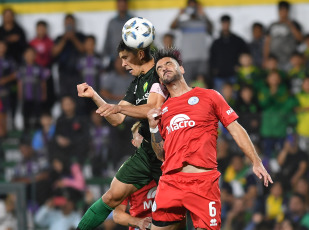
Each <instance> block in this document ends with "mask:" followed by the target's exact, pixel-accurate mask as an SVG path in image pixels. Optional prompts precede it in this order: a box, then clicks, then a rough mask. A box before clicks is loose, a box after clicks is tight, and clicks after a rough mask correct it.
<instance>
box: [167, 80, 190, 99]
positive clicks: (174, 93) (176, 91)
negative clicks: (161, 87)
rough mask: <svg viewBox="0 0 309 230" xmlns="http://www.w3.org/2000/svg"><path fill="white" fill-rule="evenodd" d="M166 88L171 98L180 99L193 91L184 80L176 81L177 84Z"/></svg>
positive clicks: (173, 83)
mask: <svg viewBox="0 0 309 230" xmlns="http://www.w3.org/2000/svg"><path fill="white" fill-rule="evenodd" d="M166 88H167V90H168V92H169V93H170V96H171V97H179V96H181V95H183V94H185V93H187V92H189V91H190V90H192V88H191V87H189V86H188V85H187V83H186V82H185V80H183V79H181V80H179V81H176V82H172V83H171V84H169V85H166Z"/></svg>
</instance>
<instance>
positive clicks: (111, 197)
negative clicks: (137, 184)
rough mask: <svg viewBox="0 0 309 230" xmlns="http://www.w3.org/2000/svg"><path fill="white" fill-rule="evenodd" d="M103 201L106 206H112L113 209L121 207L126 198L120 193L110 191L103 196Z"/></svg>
mask: <svg viewBox="0 0 309 230" xmlns="http://www.w3.org/2000/svg"><path fill="white" fill-rule="evenodd" d="M102 199H103V201H104V203H105V204H107V205H108V206H110V207H111V208H113V207H116V206H117V205H119V204H120V203H121V202H122V201H123V200H124V197H123V196H122V194H120V193H119V192H115V191H113V190H111V189H109V190H108V191H107V192H106V193H105V194H104V195H103V196H102Z"/></svg>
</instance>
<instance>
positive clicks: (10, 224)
mask: <svg viewBox="0 0 309 230" xmlns="http://www.w3.org/2000/svg"><path fill="white" fill-rule="evenodd" d="M115 2H116V5H117V12H116V16H115V17H114V18H112V19H111V20H110V21H109V23H108V27H107V28H106V34H107V35H106V40H105V43H104V48H103V51H102V52H100V53H97V51H96V37H95V36H94V35H91V34H84V33H83V32H82V31H77V29H76V18H75V16H74V15H73V14H67V15H65V16H64V22H63V31H64V32H63V34H62V35H60V36H58V37H57V38H55V39H52V38H50V37H49V35H48V24H47V22H45V21H43V20H42V21H38V22H37V24H36V25H34V26H36V37H35V38H29V39H26V32H25V31H24V30H23V28H22V27H21V26H20V25H19V24H18V20H17V18H18V17H16V15H15V13H14V11H13V10H12V9H5V10H4V11H3V12H2V17H3V20H2V25H1V26H0V160H1V161H2V162H4V163H3V164H1V165H0V167H1V168H0V169H1V174H4V173H5V172H6V170H5V169H4V168H5V167H6V166H5V162H6V161H9V159H11V158H10V157H8V156H7V154H6V151H7V148H6V146H7V143H8V142H9V139H10V138H11V133H14V132H16V130H17V131H19V133H20V135H19V139H18V144H17V146H16V148H17V151H18V152H19V153H20V158H19V159H18V161H17V162H16V165H15V166H14V167H13V170H12V173H11V174H10V175H9V176H1V178H4V180H5V181H4V182H20V183H24V184H25V185H26V205H27V212H29V213H30V214H31V215H30V216H31V221H32V227H33V228H34V226H36V227H41V228H47V229H75V228H74V226H76V224H77V223H78V221H79V219H80V216H81V213H82V212H83V211H84V210H86V209H87V207H88V206H89V205H90V204H92V202H93V201H94V200H96V199H97V198H98V197H95V196H96V194H95V193H94V192H93V191H92V190H91V189H90V186H89V184H88V182H89V180H91V179H93V178H99V180H103V179H108V178H112V177H113V176H114V174H115V171H116V170H117V169H118V168H119V166H120V165H121V164H122V162H123V161H124V160H125V159H126V158H127V157H128V156H130V155H131V154H132V153H133V152H134V147H133V146H131V143H130V140H131V139H132V134H131V131H130V129H131V126H132V125H133V123H134V122H135V120H134V119H126V122H125V123H124V124H123V125H121V126H119V127H112V126H111V125H109V124H108V123H107V122H106V121H105V120H104V119H102V118H101V117H100V116H98V115H97V114H96V113H95V110H96V105H95V104H94V103H93V102H92V101H91V100H89V99H84V98H78V97H77V92H76V85H77V84H79V83H82V82H87V83H88V84H89V85H91V86H92V87H93V88H94V89H95V90H96V91H97V92H98V93H99V94H100V95H101V96H102V97H103V98H104V99H105V100H106V101H107V102H108V103H118V102H119V101H120V100H121V99H122V98H123V97H124V94H125V92H126V89H127V87H128V85H129V84H130V82H131V81H132V80H133V77H132V76H130V75H129V74H128V73H127V72H126V71H125V70H124V69H123V68H122V66H121V60H120V59H119V57H118V54H117V49H116V48H117V45H118V43H119V41H120V39H121V36H120V35H121V30H122V26H123V24H124V23H125V22H126V21H127V20H128V19H130V18H131V17H133V15H131V14H130V12H129V11H128V10H129V9H128V0H116V1H115ZM291 7H293V6H292V5H290V4H289V3H288V2H286V1H281V2H279V3H278V19H277V21H275V22H270V23H269V24H268V25H263V24H261V23H259V22H258V21H257V22H255V23H253V24H252V27H251V28H252V29H251V37H252V39H251V41H245V40H244V39H243V38H241V37H240V36H239V35H237V34H235V33H234V32H233V31H231V24H232V23H233V19H232V18H231V16H230V15H228V14H225V15H222V17H221V18H220V23H221V24H220V28H214V26H213V22H212V19H211V18H209V17H208V15H207V14H206V12H205V9H204V8H203V7H202V5H200V4H199V3H198V1H196V0H188V1H187V6H186V7H185V8H183V9H181V10H180V11H179V13H178V14H177V16H176V17H175V19H174V20H173V21H172V22H167V23H170V31H166V33H165V34H164V35H163V36H162V38H160V37H159V38H157V40H156V42H155V46H157V47H160V48H161V47H164V48H166V49H169V48H173V47H174V46H175V44H179V52H180V53H181V56H182V59H183V66H184V68H185V71H186V73H185V75H184V76H185V78H186V80H187V82H188V83H189V84H190V85H191V86H192V87H202V88H214V89H216V90H217V91H218V92H220V93H221V94H222V95H223V96H224V98H225V99H226V101H227V102H228V103H229V104H230V105H231V107H232V109H233V110H235V111H236V113H237V114H238V115H239V119H238V122H239V123H240V124H241V125H242V126H243V127H244V128H245V129H246V130H247V132H248V134H249V136H250V137H251V139H252V141H253V143H254V145H255V147H256V149H257V151H258V153H259V154H260V156H261V158H262V161H263V163H264V165H265V166H266V168H267V170H268V171H269V172H270V174H271V176H272V177H273V180H274V184H273V185H271V186H270V187H269V188H264V187H263V186H262V184H261V183H260V181H259V180H258V179H257V178H256V177H255V176H254V174H253V173H252V171H251V167H250V165H249V162H248V160H247V159H246V158H244V155H243V154H242V153H241V151H240V150H239V149H238V148H237V146H236V144H235V143H234V141H233V140H232V138H231V136H230V135H229V133H228V132H227V130H226V129H225V128H224V127H223V126H220V128H219V130H218V132H219V140H218V146H217V147H218V162H219V165H218V167H219V170H220V172H221V173H222V177H221V182H220V184H221V191H222V197H221V200H222V221H223V227H222V229H224V230H230V229H237V230H238V229H246V230H255V229H256V230H262V229H276V230H303V229H309V170H308V163H309V34H305V32H304V31H303V30H302V23H305V22H296V21H295V20H293V17H292V16H291V15H290V14H289V12H290V9H291ZM243 23H245V22H243ZM59 26H60V25H59ZM214 30H217V31H220V34H219V36H218V37H214V36H213V34H214ZM155 48H156V47H154V49H155ZM57 106H58V108H60V109H59V110H60V113H58V114H57V113H55V107H57ZM19 113H20V114H21V115H22V116H21V117H22V124H23V128H22V130H18V127H17V126H16V116H17V115H18V114H19ZM55 114H56V115H55ZM98 194H101V193H100V192H99V193H98ZM16 202H18V201H16V197H14V194H7V195H3V194H0V209H1V210H2V211H1V212H0V213H1V214H0V215H2V216H0V229H4V230H15V229H17V227H16V226H17V220H16V216H15V215H14V213H15V212H16V210H15V209H14V207H16V206H14V204H16ZM55 220H57V221H55ZM31 221H30V222H31ZM110 221H111V220H110ZM110 223H111V224H110ZM110 223H108V221H106V223H105V226H104V228H105V229H114V228H115V225H114V224H113V223H112V222H110Z"/></svg>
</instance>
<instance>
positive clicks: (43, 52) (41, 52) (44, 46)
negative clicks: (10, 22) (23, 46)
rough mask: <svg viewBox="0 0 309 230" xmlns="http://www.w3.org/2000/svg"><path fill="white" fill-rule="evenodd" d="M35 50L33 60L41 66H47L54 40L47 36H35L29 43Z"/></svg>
mask: <svg viewBox="0 0 309 230" xmlns="http://www.w3.org/2000/svg"><path fill="white" fill-rule="evenodd" d="M29 44H30V45H31V46H32V47H34V49H35V50H36V58H35V62H36V63H37V64H38V65H40V66H43V67H49V66H50V65H51V62H52V48H53V45H54V42H53V41H52V40H51V39H50V38H49V37H47V36H46V37H44V38H42V39H40V38H35V39H33V40H32V41H31V42H30V43H29Z"/></svg>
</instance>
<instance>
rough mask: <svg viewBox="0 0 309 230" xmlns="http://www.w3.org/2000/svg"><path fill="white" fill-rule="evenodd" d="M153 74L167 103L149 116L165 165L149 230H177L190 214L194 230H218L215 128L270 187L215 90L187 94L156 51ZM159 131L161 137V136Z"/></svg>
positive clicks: (170, 60) (178, 72)
mask: <svg viewBox="0 0 309 230" xmlns="http://www.w3.org/2000/svg"><path fill="white" fill-rule="evenodd" d="M156 71H157V73H158V75H159V77H160V81H161V83H163V84H164V85H165V86H166V88H167V90H168V92H169V93H170V97H169V98H168V99H167V100H166V101H165V103H164V104H163V105H162V107H161V109H152V110H150V111H149V113H148V120H149V125H150V132H151V138H152V140H151V142H152V146H153V149H154V151H155V152H156V154H157V157H158V158H159V159H161V160H164V162H163V164H162V173H163V175H162V176H161V178H160V182H159V185H158V189H157V194H156V198H155V203H154V204H153V210H152V211H153V213H152V219H153V221H152V228H151V229H152V230H158V229H160V230H171V229H175V228H176V227H177V225H178V224H179V221H181V220H183V219H184V218H185V213H186V211H187V210H188V211H189V212H190V214H191V218H192V221H193V225H194V227H195V228H197V229H208V230H209V229H211V230H213V229H220V226H221V219H220V215H221V203H220V190H219V184H218V182H219V177H220V173H219V171H217V160H216V157H217V152H216V145H217V135H218V133H217V129H218V122H219V121H221V122H222V124H223V125H224V126H225V127H226V128H227V130H228V131H229V132H230V134H231V135H232V137H233V138H234V140H235V141H236V143H237V144H238V146H239V147H240V149H241V150H242V151H243V152H244V153H245V155H246V156H247V157H249V159H250V160H251V162H252V164H253V172H254V173H255V175H256V176H257V177H259V178H260V179H262V178H263V179H264V185H265V186H268V183H269V182H271V183H272V179H271V177H270V175H269V174H268V173H267V171H266V170H265V168H264V166H263V164H262V163H261V159H260V158H259V156H258V154H257V153H256V150H255V149H254V146H253V144H252V142H251V140H250V138H249V136H248V134H247V132H246V131H245V130H244V129H243V127H242V126H241V125H239V123H238V122H237V121H236V120H237V118H238V116H237V114H236V113H235V112H234V111H233V109H232V108H231V107H230V106H229V105H228V104H227V103H226V101H225V100H224V98H223V97H222V96H221V95H220V94H219V93H218V92H217V91H215V90H211V89H201V88H198V87H196V88H191V87H189V86H188V85H187V83H186V81H185V79H184V77H183V74H184V72H185V71H184V68H183V67H182V66H181V60H180V59H179V57H178V56H177V55H175V52H174V51H173V50H170V51H166V50H160V51H158V52H157V55H156ZM159 130H160V132H159Z"/></svg>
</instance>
